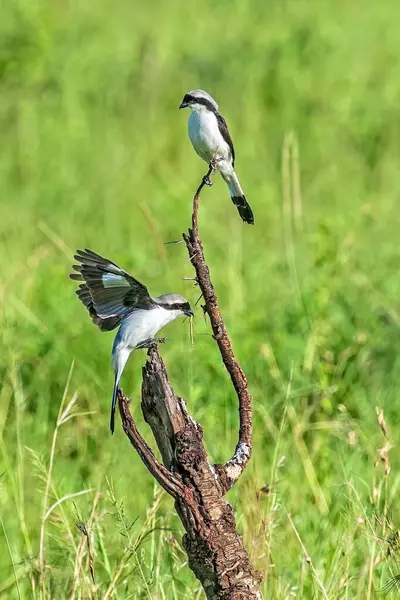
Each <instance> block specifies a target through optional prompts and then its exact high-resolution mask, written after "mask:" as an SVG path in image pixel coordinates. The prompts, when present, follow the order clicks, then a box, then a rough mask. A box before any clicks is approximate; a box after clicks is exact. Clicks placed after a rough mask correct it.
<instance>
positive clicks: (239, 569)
mask: <svg viewBox="0 0 400 600" xmlns="http://www.w3.org/2000/svg"><path fill="white" fill-rule="evenodd" d="M212 170H213V169H212V167H211V166H210V169H209V171H208V173H207V175H206V176H205V177H204V178H203V181H202V183H201V184H200V186H199V188H198V189H197V192H196V194H195V196H194V198H193V213H192V228H191V229H189V232H188V234H187V235H184V236H183V238H184V240H185V242H186V247H187V250H188V253H189V258H190V260H191V262H192V264H193V266H194V268H195V271H196V281H197V283H198V284H199V287H200V289H201V292H202V295H203V298H204V303H205V307H204V308H205V311H206V312H207V314H208V315H209V318H210V322H211V327H212V330H213V337H214V339H215V340H216V343H217V345H218V348H219V351H220V354H221V357H222V361H223V364H224V365H225V368H226V370H227V372H228V373H229V375H230V378H231V381H232V384H233V387H234V389H235V391H236V394H237V397H238V404H239V436H238V443H237V445H236V448H235V451H234V453H233V455H232V457H231V459H230V460H229V461H228V462H227V463H226V464H225V465H212V464H210V462H209V460H208V457H207V453H206V450H205V448H204V444H203V429H202V427H201V426H200V425H199V424H198V423H196V421H195V420H194V419H193V418H192V417H191V416H190V415H189V413H188V411H187V408H186V403H185V401H184V400H183V399H182V398H180V397H179V396H177V395H176V394H175V392H174V390H173V389H172V387H171V385H170V383H169V380H168V375H167V372H166V369H165V366H164V363H163V361H162V359H161V357H160V355H159V353H158V349H157V348H151V349H150V350H149V352H148V360H147V362H146V365H145V366H144V367H143V384H142V410H143V415H144V418H145V420H146V422H147V423H148V424H149V425H150V427H151V430H152V432H153V435H154V438H155V441H156V444H157V446H158V448H159V450H160V453H161V457H162V461H163V464H161V463H160V462H159V461H158V459H157V458H156V457H155V455H154V454H153V452H152V450H151V448H150V447H149V446H148V444H147V443H146V442H145V441H144V439H143V438H142V436H141V435H140V433H139V431H138V429H137V427H136V425H135V423H134V421H133V419H132V415H131V413H130V410H129V403H130V401H129V399H128V398H127V397H126V396H125V395H124V394H123V392H122V390H119V392H118V400H119V409H120V414H121V418H122V425H123V429H124V431H125V433H126V435H127V436H128V438H129V440H130V442H131V444H132V445H133V446H134V448H135V449H136V451H137V452H138V454H139V456H140V457H141V459H142V460H143V462H144V464H145V465H146V467H147V468H148V470H149V471H150V473H151V474H152V475H153V476H154V477H155V478H156V480H157V481H158V482H159V483H160V485H161V486H162V487H163V488H164V489H165V490H166V491H167V492H168V493H169V494H170V495H171V496H172V497H173V498H174V500H175V507H176V510H177V513H178V515H179V517H180V519H181V521H182V524H183V527H184V529H185V531H186V533H185V535H184V537H183V546H184V548H185V550H186V553H187V555H188V559H189V567H190V568H191V569H192V571H193V573H194V574H195V575H196V577H197V578H198V580H199V581H200V582H201V584H202V586H203V588H204V591H205V593H206V596H207V598H208V600H253V599H254V600H255V599H257V600H261V599H262V595H261V592H260V582H261V576H260V574H259V573H257V572H256V571H255V570H254V569H253V568H252V566H251V564H250V561H249V557H248V554H247V552H246V549H245V547H244V545H243V540H242V537H241V536H240V534H239V533H238V532H237V530H236V522H235V516H234V512H233V509H232V507H231V505H230V504H229V503H228V502H227V501H226V500H224V495H225V494H226V492H227V491H228V490H229V489H230V488H231V487H232V486H233V485H234V484H235V483H236V481H237V480H238V478H239V477H240V475H241V473H242V472H243V471H244V469H245V468H246V465H247V463H248V461H249V459H250V456H251V450H252V431H253V430H252V409H251V403H252V399H251V396H250V392H249V389H248V385H247V379H246V376H245V374H244V373H243V371H242V369H241V367H240V365H239V364H238V362H237V360H236V358H235V355H234V352H233V349H232V344H231V341H230V339H229V336H228V333H227V331H226V327H225V324H224V322H223V319H222V316H221V312H220V310H219V306H218V299H217V296H216V295H215V291H214V288H213V285H212V283H211V278H210V271H209V268H208V265H207V263H206V262H205V258H204V252H203V247H202V243H201V240H200V236H199V233H198V227H197V219H198V209H199V198H200V192H201V190H202V188H203V187H204V185H206V183H207V181H208V177H209V175H210V174H211V172H212Z"/></svg>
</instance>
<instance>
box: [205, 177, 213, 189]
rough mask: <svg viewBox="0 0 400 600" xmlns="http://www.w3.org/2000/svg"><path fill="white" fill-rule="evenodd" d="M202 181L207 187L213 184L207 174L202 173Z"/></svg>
mask: <svg viewBox="0 0 400 600" xmlns="http://www.w3.org/2000/svg"><path fill="white" fill-rule="evenodd" d="M203 183H204V185H208V187H211V186H212V184H213V182H212V181H211V179H210V177H209V176H208V175H204V177H203Z"/></svg>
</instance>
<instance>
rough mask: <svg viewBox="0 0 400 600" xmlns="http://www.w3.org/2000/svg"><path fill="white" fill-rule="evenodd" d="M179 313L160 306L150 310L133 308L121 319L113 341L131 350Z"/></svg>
mask: <svg viewBox="0 0 400 600" xmlns="http://www.w3.org/2000/svg"><path fill="white" fill-rule="evenodd" d="M179 314H180V313H179V312H178V311H174V310H166V309H165V308H162V307H161V306H157V307H155V308H152V309H150V310H142V309H138V310H134V311H133V312H132V314H130V315H129V316H128V317H126V319H124V320H123V321H122V323H121V327H120V329H119V332H118V334H117V337H116V340H115V341H116V343H117V345H120V344H121V345H123V346H127V347H129V348H131V349H132V350H133V349H134V348H136V346H138V345H139V344H141V343H142V342H144V341H146V340H149V339H153V338H154V337H155V336H156V334H157V333H158V332H159V331H160V329H162V328H163V327H165V325H168V323H170V322H171V321H173V320H174V319H176V317H177V316H178V315H179ZM117 340H118V341H117Z"/></svg>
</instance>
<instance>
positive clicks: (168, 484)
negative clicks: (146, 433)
mask: <svg viewBox="0 0 400 600" xmlns="http://www.w3.org/2000/svg"><path fill="white" fill-rule="evenodd" d="M130 402H131V401H130V399H129V398H128V397H127V396H125V394H124V391H123V390H122V389H119V390H118V405H119V412H120V415H121V419H122V427H123V430H124V431H125V433H126V435H127V436H128V438H129V441H130V443H131V444H132V446H133V447H134V448H135V450H136V452H137V453H138V454H139V456H140V458H141V459H142V461H143V463H144V464H145V466H146V467H147V469H148V470H149V471H150V473H151V474H152V475H153V477H154V478H155V479H156V480H157V481H158V483H159V484H160V485H161V486H162V487H163V488H164V490H165V491H166V492H168V493H169V494H170V495H171V496H172V497H173V498H175V499H176V498H178V497H179V496H182V495H184V494H185V490H184V486H183V485H182V483H181V482H180V481H178V480H177V479H176V478H175V476H174V475H173V474H172V473H171V472H170V471H168V469H166V468H165V467H164V466H163V465H162V464H161V463H160V461H159V460H157V458H156V457H155V456H154V454H153V451H152V449H151V448H150V446H149V445H148V444H147V442H146V441H145V440H144V439H143V437H142V436H141V434H140V432H139V430H138V428H137V427H136V424H135V422H134V421H133V418H132V415H131V412H130V410H129V404H130Z"/></svg>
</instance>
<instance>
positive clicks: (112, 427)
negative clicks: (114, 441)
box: [110, 373, 119, 435]
mask: <svg viewBox="0 0 400 600" xmlns="http://www.w3.org/2000/svg"><path fill="white" fill-rule="evenodd" d="M118 383H119V378H118V374H117V373H115V379H114V390H113V397H112V403H111V415H110V431H111V435H114V430H115V408H116V406H117V395H118Z"/></svg>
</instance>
